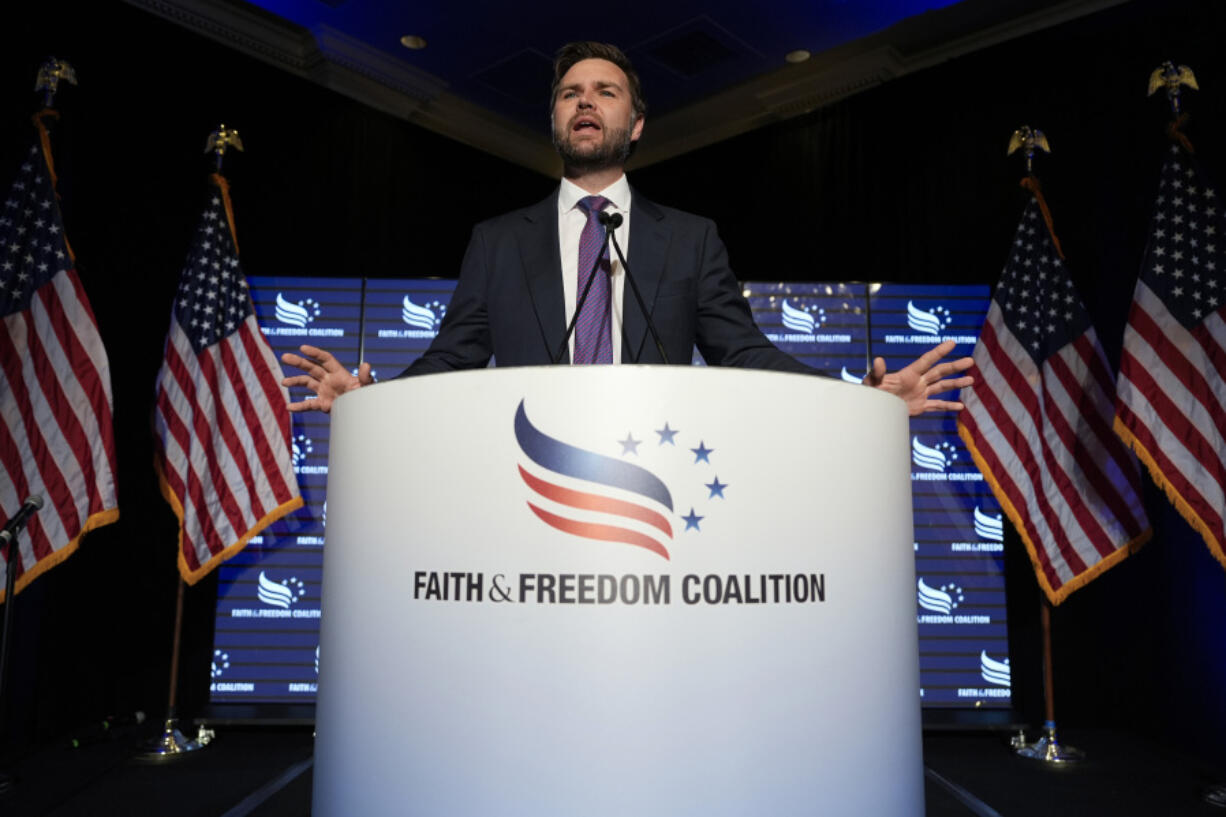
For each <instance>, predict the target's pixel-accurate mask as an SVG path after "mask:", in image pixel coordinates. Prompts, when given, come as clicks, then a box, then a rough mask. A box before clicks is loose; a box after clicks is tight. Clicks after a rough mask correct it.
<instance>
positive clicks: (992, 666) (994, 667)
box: [979, 650, 1012, 687]
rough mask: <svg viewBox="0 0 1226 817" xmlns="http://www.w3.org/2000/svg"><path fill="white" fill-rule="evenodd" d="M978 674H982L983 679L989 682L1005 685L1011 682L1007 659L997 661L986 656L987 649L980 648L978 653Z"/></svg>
mask: <svg viewBox="0 0 1226 817" xmlns="http://www.w3.org/2000/svg"><path fill="white" fill-rule="evenodd" d="M979 674H980V675H982V676H983V680H985V681H987V682H988V683H989V684H996V685H997V686H1002V687H1007V686H1009V685H1010V684H1011V683H1012V680H1011V679H1012V674H1011V671H1010V669H1009V659H1008V658H1006V659H1005V660H1004V661H997V660H996V659H995V658H990V657H989V656H988V651H987V650H981V651H980V653H979Z"/></svg>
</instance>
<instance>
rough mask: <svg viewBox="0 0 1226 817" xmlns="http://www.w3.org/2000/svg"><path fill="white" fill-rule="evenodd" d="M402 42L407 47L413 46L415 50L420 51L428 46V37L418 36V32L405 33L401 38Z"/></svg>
mask: <svg viewBox="0 0 1226 817" xmlns="http://www.w3.org/2000/svg"><path fill="white" fill-rule="evenodd" d="M400 44H401V45H403V46H404V47H405V48H411V49H413V50H414V51H420V50H422V49H423V48H425V47H426V38H425V37H418V36H417V35H416V34H405V35H404V36H403V37H401V38H400Z"/></svg>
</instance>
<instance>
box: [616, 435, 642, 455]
mask: <svg viewBox="0 0 1226 817" xmlns="http://www.w3.org/2000/svg"><path fill="white" fill-rule="evenodd" d="M641 442H643V441H642V440H636V439H634V435H633V434H631V433H630V432H629V431H627V432H626V439H624V440H618V441H617V444H618V445H620V446H621V447H622V456H623V457H624V456H626V455H627V454H634V455H635V456H638V453H639V443H641Z"/></svg>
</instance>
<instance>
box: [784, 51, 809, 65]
mask: <svg viewBox="0 0 1226 817" xmlns="http://www.w3.org/2000/svg"><path fill="white" fill-rule="evenodd" d="M811 56H813V55H812V54H810V53H809V52H808V51H805V50H804V49H803V48H798V49H796V50H795V51H789V52H788V53H787V54H786V55H784V57H783V58H784V59H785V60H787V61H788V62H792V63H795V62H804V61H805V60H807V59H809V57H811Z"/></svg>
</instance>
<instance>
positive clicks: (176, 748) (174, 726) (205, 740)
mask: <svg viewBox="0 0 1226 817" xmlns="http://www.w3.org/2000/svg"><path fill="white" fill-rule="evenodd" d="M212 740H213V732H212V731H211V730H209V729H205V728H204V727H203V726H202V727H200V732H199V733H198V734H197V735H196V737H195V738H194V739H192V738H188V737H187V736H186V735H184V734H183V733H182V732H180V731H179V719H178V718H167V719H166V724H165V726H163V727H162V735H161V737H159V738H157V739H156V740H153V741H151V742H150V743H149V744H147V746H146V749H145V751H143V752H141V753H140V755H139V757H140V759H141V760H152V761H159V760H168V759H170V758H174V757H181V756H183V755H185V754H188V753H190V752H198V751H200V750H201V749H203V748H204V747H206V746H208V745H209V743H211V742H212Z"/></svg>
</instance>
